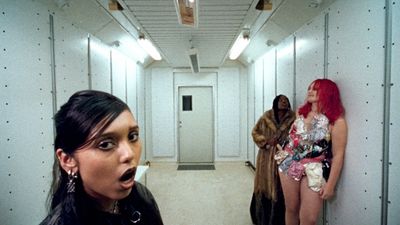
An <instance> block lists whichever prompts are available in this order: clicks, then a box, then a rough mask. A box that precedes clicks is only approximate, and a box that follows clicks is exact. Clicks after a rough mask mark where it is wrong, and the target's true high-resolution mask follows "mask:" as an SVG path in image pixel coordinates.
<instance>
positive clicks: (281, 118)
mask: <svg viewBox="0 0 400 225" xmlns="http://www.w3.org/2000/svg"><path fill="white" fill-rule="evenodd" d="M295 117H296V115H295V112H293V111H292V109H291V106H290V102H289V99H288V98H287V97H286V96H284V95H278V96H276V97H275V99H274V101H273V107H272V109H270V110H268V111H266V112H265V113H264V114H263V115H262V116H261V117H260V118H259V120H258V121H257V123H256V125H255V126H254V128H253V131H252V136H253V141H254V142H255V144H256V145H257V146H258V147H259V151H258V155H257V162H256V174H255V179H254V193H253V197H252V200H251V206H250V214H251V219H252V221H253V224H257V225H284V224H285V203H284V198H283V193H282V188H281V184H280V182H279V176H278V167H277V164H276V161H275V160H274V155H275V153H276V151H277V147H276V145H277V144H282V143H283V142H284V141H285V140H286V138H287V135H288V133H289V130H290V127H291V125H292V123H293V121H294V120H295Z"/></svg>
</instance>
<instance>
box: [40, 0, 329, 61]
mask: <svg viewBox="0 0 400 225" xmlns="http://www.w3.org/2000/svg"><path fill="white" fill-rule="evenodd" d="M42 1H45V0H42ZM47 1H49V0H47ZM53 1H54V2H60V1H67V2H68V4H67V5H65V6H63V7H62V12H63V13H65V15H66V16H68V17H69V18H70V19H71V20H72V21H73V22H74V23H75V24H76V25H78V26H80V27H81V28H83V29H84V30H86V31H88V32H90V33H91V34H93V35H94V36H96V37H98V38H99V39H100V40H102V41H103V42H105V43H107V44H111V43H113V42H114V41H121V40H122V39H124V38H125V39H126V37H127V36H128V37H129V38H134V39H137V38H138V33H139V32H138V30H140V32H143V33H144V34H145V35H146V37H148V38H149V39H150V40H152V41H153V43H154V44H155V45H156V47H157V48H158V49H159V50H160V52H161V55H162V57H163V60H164V61H165V62H166V63H167V64H169V65H170V66H171V67H174V68H188V67H190V64H189V57H188V53H187V51H188V49H189V48H190V47H195V48H197V50H198V56H199V65H200V67H201V68H210V67H219V66H221V65H222V64H223V63H225V62H226V61H227V60H228V57H227V56H228V53H229V50H230V48H231V46H232V45H233V42H234V41H235V39H236V38H237V37H238V35H239V34H240V32H241V31H242V30H243V28H248V29H250V39H251V42H250V44H249V46H248V47H247V49H246V50H245V51H244V52H243V54H242V55H241V56H240V57H239V60H240V61H241V62H242V63H245V64H246V63H247V62H250V61H252V60H255V59H257V58H258V57H260V56H261V55H262V54H263V53H265V52H266V51H268V50H269V49H270V48H272V47H273V46H268V45H267V44H266V42H267V40H272V41H273V43H279V42H280V41H281V40H282V39H284V38H285V37H287V36H288V35H290V34H292V33H293V32H295V31H296V30H297V29H298V28H299V27H300V26H302V25H303V24H305V23H306V22H308V21H309V20H310V19H312V18H313V17H315V16H316V15H318V13H320V12H321V11H322V10H323V9H325V8H326V7H327V6H329V5H330V4H331V3H332V2H333V1H334V0H322V2H321V4H320V5H319V6H318V7H310V4H311V3H314V2H318V1H321V0H272V3H273V10H271V11H258V10H256V9H255V5H256V4H257V2H258V0H198V1H199V3H198V4H199V9H198V27H196V28H192V27H188V26H184V25H181V24H180V23H179V21H178V16H177V13H176V10H175V5H174V1H175V0H117V1H118V2H119V3H120V4H121V5H122V6H123V8H124V10H122V11H110V10H109V9H108V1H109V0H53ZM151 62H152V61H151V60H149V59H148V60H147V61H146V63H145V65H148V64H149V63H151Z"/></svg>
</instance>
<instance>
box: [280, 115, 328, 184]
mask: <svg viewBox="0 0 400 225" xmlns="http://www.w3.org/2000/svg"><path fill="white" fill-rule="evenodd" d="M330 152H331V141H330V131H329V120H328V118H327V117H326V116H325V115H324V114H316V115H314V116H313V118H312V120H311V124H306V123H305V119H304V117H303V116H299V117H298V118H297V119H296V120H295V121H294V123H293V126H292V128H291V130H290V131H289V136H288V138H287V142H286V144H285V145H284V146H283V149H282V150H280V151H278V152H277V153H276V154H275V157H274V158H275V160H276V161H277V164H278V165H279V167H278V168H279V171H280V172H283V173H285V174H287V175H288V176H290V177H292V178H293V179H295V180H297V181H300V180H301V178H302V177H303V176H307V180H308V187H309V188H310V189H311V190H313V191H316V192H318V191H319V190H321V187H322V185H323V184H324V182H325V179H324V176H323V169H322V167H323V163H324V165H325V164H326V160H327V159H328V158H330Z"/></svg>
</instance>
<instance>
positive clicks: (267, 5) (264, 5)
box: [256, 0, 272, 10]
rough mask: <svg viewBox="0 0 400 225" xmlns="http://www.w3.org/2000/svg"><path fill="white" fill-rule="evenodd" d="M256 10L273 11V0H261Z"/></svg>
mask: <svg viewBox="0 0 400 225" xmlns="http://www.w3.org/2000/svg"><path fill="white" fill-rule="evenodd" d="M256 9H258V10H271V9H272V2H271V0H259V1H258V3H257V5H256Z"/></svg>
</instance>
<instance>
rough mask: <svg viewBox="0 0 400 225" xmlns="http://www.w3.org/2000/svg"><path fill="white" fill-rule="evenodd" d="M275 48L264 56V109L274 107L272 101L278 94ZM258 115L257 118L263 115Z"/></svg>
mask: <svg viewBox="0 0 400 225" xmlns="http://www.w3.org/2000/svg"><path fill="white" fill-rule="evenodd" d="M275 53H276V52H275V49H271V50H270V51H268V52H267V53H266V54H265V55H264V56H263V62H264V93H263V94H264V105H263V109H264V111H267V110H269V109H271V108H272V102H273V101H274V98H275V96H276V73H275V71H276V66H275V61H276V54H275ZM261 115H262V114H260V115H257V116H258V117H257V119H258V118H259V117H260V116H261Z"/></svg>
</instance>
